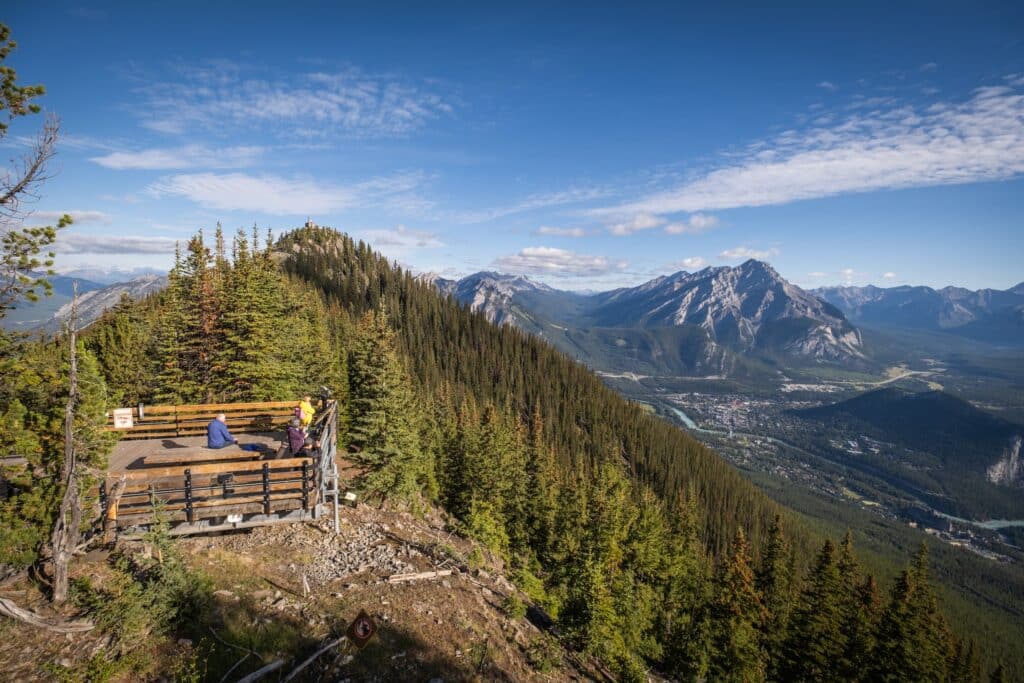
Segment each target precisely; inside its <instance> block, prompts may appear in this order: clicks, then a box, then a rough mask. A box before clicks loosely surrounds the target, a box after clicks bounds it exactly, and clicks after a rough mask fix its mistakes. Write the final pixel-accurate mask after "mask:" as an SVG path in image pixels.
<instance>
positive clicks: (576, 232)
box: [533, 225, 587, 237]
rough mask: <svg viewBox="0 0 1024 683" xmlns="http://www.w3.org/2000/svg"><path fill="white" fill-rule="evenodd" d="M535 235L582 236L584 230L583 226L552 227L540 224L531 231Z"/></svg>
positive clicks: (584, 232) (584, 233)
mask: <svg viewBox="0 0 1024 683" xmlns="http://www.w3.org/2000/svg"><path fill="white" fill-rule="evenodd" d="M533 234H535V235H553V236H555V237H583V236H584V235H586V234H587V233H586V231H585V230H584V229H583V228H553V227H551V226H548V225H542V226H540V227H539V228H537V229H536V230H534V231H533Z"/></svg>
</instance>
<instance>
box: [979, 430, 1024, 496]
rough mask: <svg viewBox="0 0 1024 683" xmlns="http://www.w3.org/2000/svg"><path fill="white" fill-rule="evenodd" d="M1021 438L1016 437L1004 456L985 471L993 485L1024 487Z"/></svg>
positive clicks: (1004, 452) (986, 476) (1011, 441)
mask: <svg viewBox="0 0 1024 683" xmlns="http://www.w3.org/2000/svg"><path fill="white" fill-rule="evenodd" d="M1020 446H1021V437H1020V436H1014V437H1013V438H1012V439H1011V440H1010V445H1009V446H1008V447H1007V448H1006V450H1005V451H1003V455H1002V457H1001V458H999V460H998V461H996V463H995V464H993V465H992V466H991V467H989V468H988V470H986V471H985V478H986V479H988V480H989V481H990V482H992V483H993V484H1001V485H1003V486H1024V462H1022V461H1021V459H1020Z"/></svg>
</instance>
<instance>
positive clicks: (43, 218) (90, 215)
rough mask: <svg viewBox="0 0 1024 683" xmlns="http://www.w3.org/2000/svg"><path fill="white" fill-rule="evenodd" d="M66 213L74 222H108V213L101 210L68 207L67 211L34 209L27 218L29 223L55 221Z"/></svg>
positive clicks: (50, 222) (49, 222)
mask: <svg viewBox="0 0 1024 683" xmlns="http://www.w3.org/2000/svg"><path fill="white" fill-rule="evenodd" d="M64 214H68V215H70V216H71V218H72V219H73V220H74V222H75V223H76V224H82V223H109V222H110V215H109V214H106V213H104V212H102V211H86V210H83V209H68V210H67V211H34V212H33V213H32V215H30V216H29V217H28V219H27V222H29V223H45V224H52V223H56V222H57V221H59V220H60V219H61V217H63V216H64Z"/></svg>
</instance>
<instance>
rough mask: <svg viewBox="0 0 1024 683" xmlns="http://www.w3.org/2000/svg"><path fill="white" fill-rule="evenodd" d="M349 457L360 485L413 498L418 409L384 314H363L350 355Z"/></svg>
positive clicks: (372, 492)
mask: <svg viewBox="0 0 1024 683" xmlns="http://www.w3.org/2000/svg"><path fill="white" fill-rule="evenodd" d="M349 395H350V404H351V408H350V409H351V425H350V427H349V433H348V438H349V446H350V448H351V449H352V451H353V453H352V459H353V460H354V461H355V462H356V463H357V464H359V465H360V466H361V467H363V468H364V470H365V471H364V473H363V475H362V477H361V485H362V487H363V490H364V491H366V493H367V494H368V495H369V496H370V497H379V498H380V499H381V500H382V501H384V500H387V499H390V498H394V499H398V500H403V501H411V500H412V499H413V497H414V496H415V494H416V493H417V492H418V490H419V483H420V481H421V479H422V473H423V462H422V461H423V456H422V453H421V451H420V444H419V438H418V437H419V434H418V427H417V424H418V417H419V416H418V414H417V409H416V406H415V404H414V402H413V393H412V388H411V386H410V381H409V378H408V375H407V374H406V371H405V368H404V367H402V363H401V361H400V360H399V358H398V355H397V353H396V351H395V346H394V333H393V332H392V331H391V329H390V328H389V327H388V324H387V317H386V315H385V314H384V313H383V312H382V313H381V314H380V315H374V314H373V313H368V314H366V315H365V316H364V317H363V319H362V320H361V321H360V324H359V330H358V335H357V339H356V340H355V343H354V344H353V347H352V351H351V353H350V356H349Z"/></svg>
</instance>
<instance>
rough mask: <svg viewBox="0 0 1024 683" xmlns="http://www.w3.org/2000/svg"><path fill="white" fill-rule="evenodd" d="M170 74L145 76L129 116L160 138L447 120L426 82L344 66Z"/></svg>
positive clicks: (342, 130) (378, 127) (358, 131)
mask: <svg viewBox="0 0 1024 683" xmlns="http://www.w3.org/2000/svg"><path fill="white" fill-rule="evenodd" d="M177 66H178V68H176V69H174V70H173V72H172V73H170V74H163V78H164V80H163V81H159V79H160V78H161V76H160V75H156V76H154V75H148V76H147V77H146V78H145V79H144V83H143V84H142V85H140V86H139V87H138V88H137V92H138V93H139V94H140V95H141V96H142V99H143V101H142V103H141V105H139V106H138V107H136V110H137V111H138V113H139V115H140V116H141V117H142V123H143V125H144V126H146V127H147V128H150V129H151V130H155V131H158V132H161V133H171V134H183V133H190V134H192V133H196V132H201V131H204V130H206V131H218V130H232V129H235V130H237V129H238V128H248V129H259V130H260V131H261V132H262V133H264V134H265V133H278V134H282V135H286V136H294V135H296V131H304V133H302V134H305V135H307V136H308V135H309V134H310V133H312V134H313V135H314V136H317V137H328V136H332V135H337V134H344V135H349V136H355V137H380V136H401V135H406V134H408V133H410V132H412V131H415V130H417V129H419V128H421V127H422V126H424V125H425V124H426V123H427V122H428V121H431V120H434V119H438V118H441V117H447V116H450V115H451V114H452V113H453V111H454V104H455V101H456V98H455V97H454V96H450V95H449V94H448V93H442V92H441V88H440V87H439V86H438V84H437V83H436V82H434V81H413V80H411V79H407V78H402V77H399V76H394V75H375V74H368V73H366V72H363V71H362V70H360V69H356V68H349V69H344V70H341V71H336V72H313V73H301V74H296V75H294V76H291V77H288V78H281V79H277V80H272V79H266V78H258V77H254V76H253V75H251V74H250V73H249V69H248V67H247V66H245V65H242V64H236V63H232V62H226V61H219V62H206V63H199V64H195V63H193V64H179V65H177Z"/></svg>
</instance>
